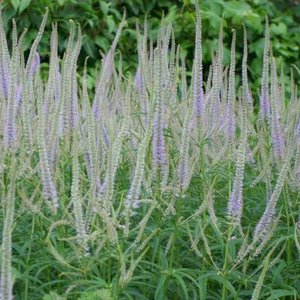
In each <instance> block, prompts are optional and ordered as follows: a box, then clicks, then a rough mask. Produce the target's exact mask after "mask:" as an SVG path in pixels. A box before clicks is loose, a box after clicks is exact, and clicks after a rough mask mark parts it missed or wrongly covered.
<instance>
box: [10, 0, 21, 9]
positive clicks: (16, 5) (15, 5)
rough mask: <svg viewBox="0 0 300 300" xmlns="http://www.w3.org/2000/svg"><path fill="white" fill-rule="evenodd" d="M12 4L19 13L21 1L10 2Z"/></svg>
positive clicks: (12, 0) (13, 0)
mask: <svg viewBox="0 0 300 300" xmlns="http://www.w3.org/2000/svg"><path fill="white" fill-rule="evenodd" d="M10 3H11V4H12V6H13V7H14V9H15V10H16V11H17V10H18V8H19V5H20V0H10Z"/></svg>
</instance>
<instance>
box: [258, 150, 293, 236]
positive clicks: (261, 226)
mask: <svg viewBox="0 0 300 300" xmlns="http://www.w3.org/2000/svg"><path fill="white" fill-rule="evenodd" d="M293 153H294V146H293V145H289V146H288V151H287V154H286V156H285V160H284V163H283V165H282V168H281V170H280V173H279V175H278V178H277V181H276V185H275V188H274V191H273V193H272V195H271V197H270V199H269V200H268V201H267V205H266V208H265V211H264V213H263V215H262V216H261V218H260V219H259V222H258V223H257V225H256V227H255V231H254V235H253V240H261V241H263V240H264V238H265V237H266V235H267V233H268V231H269V229H270V227H271V225H272V222H273V221H274V217H275V212H276V211H275V209H276V204H277V202H278V200H279V197H280V194H281V191H282V188H283V186H284V183H285V181H286V179H287V174H288V170H289V167H290V163H291V158H292V155H293Z"/></svg>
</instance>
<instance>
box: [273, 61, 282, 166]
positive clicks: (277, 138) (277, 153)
mask: <svg viewBox="0 0 300 300" xmlns="http://www.w3.org/2000/svg"><path fill="white" fill-rule="evenodd" d="M278 88H279V87H278V80H277V71H276V62H275V59H274V58H272V63H271V99H270V100H271V101H270V102H271V124H270V125H271V136H272V144H273V154H274V158H275V160H276V161H278V160H281V159H283V157H284V154H285V149H284V148H285V146H284V138H283V136H282V129H281V124H280V115H279V108H278V102H279V101H280V95H279V90H278Z"/></svg>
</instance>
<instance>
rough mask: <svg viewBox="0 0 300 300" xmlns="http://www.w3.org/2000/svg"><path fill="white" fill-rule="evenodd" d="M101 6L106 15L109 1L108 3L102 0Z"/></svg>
mask: <svg viewBox="0 0 300 300" xmlns="http://www.w3.org/2000/svg"><path fill="white" fill-rule="evenodd" d="M100 8H101V11H102V12H103V14H104V15H105V16H106V15H107V14H108V11H109V3H106V2H104V1H100Z"/></svg>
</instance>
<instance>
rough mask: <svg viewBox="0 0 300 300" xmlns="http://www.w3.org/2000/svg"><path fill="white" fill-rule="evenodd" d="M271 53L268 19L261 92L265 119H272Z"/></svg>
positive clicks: (262, 110)
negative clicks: (270, 89)
mask: <svg viewBox="0 0 300 300" xmlns="http://www.w3.org/2000/svg"><path fill="white" fill-rule="evenodd" d="M269 52H270V32H269V21H268V18H267V17H266V29H265V45H264V52H263V69H262V78H261V90H260V114H261V116H262V117H263V118H269V117H270V100H269Z"/></svg>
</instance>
